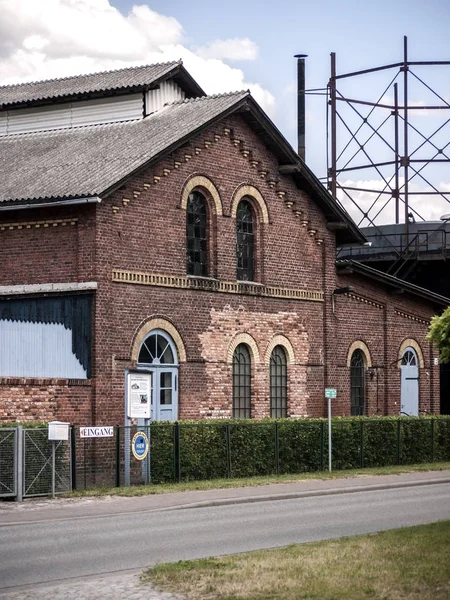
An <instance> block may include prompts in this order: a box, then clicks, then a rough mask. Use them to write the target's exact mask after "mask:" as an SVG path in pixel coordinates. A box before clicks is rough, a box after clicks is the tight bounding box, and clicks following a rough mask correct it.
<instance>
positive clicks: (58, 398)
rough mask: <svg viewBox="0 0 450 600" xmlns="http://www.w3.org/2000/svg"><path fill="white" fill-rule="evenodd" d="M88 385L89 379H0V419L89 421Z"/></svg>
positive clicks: (9, 420)
mask: <svg viewBox="0 0 450 600" xmlns="http://www.w3.org/2000/svg"><path fill="white" fill-rule="evenodd" d="M91 400H92V388H91V384H90V382H89V381H80V382H71V381H70V380H67V379H37V378H29V379H28V378H22V377H21V378H11V377H4V378H1V379H0V421H3V422H6V423H8V422H12V421H20V422H26V421H54V420H60V421H66V422H69V423H72V424H74V425H78V424H85V423H87V422H89V421H90V418H91V416H90V411H91Z"/></svg>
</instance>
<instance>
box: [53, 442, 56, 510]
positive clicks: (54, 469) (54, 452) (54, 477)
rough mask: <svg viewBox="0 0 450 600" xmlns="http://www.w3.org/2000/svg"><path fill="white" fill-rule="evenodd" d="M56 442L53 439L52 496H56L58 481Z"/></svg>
mask: <svg viewBox="0 0 450 600" xmlns="http://www.w3.org/2000/svg"><path fill="white" fill-rule="evenodd" d="M55 480H56V442H55V441H54V440H52V498H55V483H56V481H55Z"/></svg>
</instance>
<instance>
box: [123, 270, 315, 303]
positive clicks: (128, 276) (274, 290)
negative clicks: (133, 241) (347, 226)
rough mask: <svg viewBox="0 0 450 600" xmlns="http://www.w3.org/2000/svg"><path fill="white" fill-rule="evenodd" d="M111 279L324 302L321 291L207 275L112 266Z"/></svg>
mask: <svg viewBox="0 0 450 600" xmlns="http://www.w3.org/2000/svg"><path fill="white" fill-rule="evenodd" d="M112 281H113V282H115V283H131V284H135V285H148V286H155V287H169V288H179V289H184V290H203V291H206V292H221V293H225V294H244V295H250V296H264V297H268V298H282V299H288V300H308V301H311V302H323V292H322V291H320V290H305V289H298V288H284V287H278V286H271V285H262V284H260V283H251V282H248V283H247V282H242V281H240V282H237V281H219V280H218V279H212V278H209V277H183V276H177V275H164V274H157V273H143V272H141V271H124V270H121V269H113V272H112Z"/></svg>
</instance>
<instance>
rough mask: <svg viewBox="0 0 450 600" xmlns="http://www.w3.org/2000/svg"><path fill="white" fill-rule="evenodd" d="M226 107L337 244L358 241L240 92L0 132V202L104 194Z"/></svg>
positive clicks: (224, 112) (338, 209)
mask: <svg viewBox="0 0 450 600" xmlns="http://www.w3.org/2000/svg"><path fill="white" fill-rule="evenodd" d="M233 113H239V114H240V115H241V116H242V118H243V119H244V120H245V121H246V122H247V123H248V125H249V126H250V127H251V128H252V129H253V130H254V131H255V132H256V133H257V134H258V135H259V136H260V137H261V139H262V141H263V142H264V143H265V145H266V146H267V148H268V149H269V150H270V151H271V152H272V153H273V154H274V155H275V157H276V158H277V159H278V162H279V165H280V171H281V172H283V173H289V174H291V175H292V177H293V178H294V180H295V181H296V183H297V185H298V187H299V188H300V189H305V190H306V191H307V192H308V193H309V194H310V195H311V198H312V199H313V201H314V202H315V203H316V204H317V205H318V206H319V207H320V208H321V210H322V211H323V212H324V214H325V216H326V218H327V220H328V222H329V226H331V225H333V224H334V225H336V239H337V243H338V244H343V243H351V242H360V243H362V242H364V241H365V238H364V236H363V234H362V233H361V232H360V231H359V229H358V227H357V226H356V224H355V223H354V222H353V221H352V219H351V218H350V217H349V216H348V214H347V213H346V212H345V211H344V210H343V209H342V208H341V207H340V206H339V205H338V204H337V202H336V201H335V200H334V199H333V198H332V196H331V195H330V194H329V192H328V191H327V190H326V189H325V188H324V187H323V186H322V185H321V183H320V182H319V181H318V180H317V178H316V177H315V175H314V174H313V173H312V171H311V170H310V169H309V168H308V167H307V166H306V165H305V163H304V162H303V161H302V160H301V159H300V157H299V156H298V154H297V153H296V152H295V151H294V149H293V148H292V147H291V146H290V145H289V143H288V142H287V141H286V139H285V138H284V137H283V135H282V134H281V133H280V132H279V130H278V129H277V128H276V127H275V125H274V124H273V123H272V121H271V120H270V119H269V118H268V117H267V115H266V114H265V113H264V111H263V110H262V109H261V108H260V107H259V105H258V104H257V103H256V102H255V100H254V99H253V98H252V97H251V95H250V93H249V92H248V91H245V92H236V93H231V94H220V95H217V96H205V97H200V98H196V99H191V100H185V101H179V102H175V103H173V104H170V105H167V106H165V107H164V108H162V109H161V110H159V111H157V112H155V113H153V114H152V115H150V116H148V117H146V118H145V119H143V120H141V121H132V122H126V123H115V124H108V125H96V126H89V127H78V128H73V129H65V130H57V131H48V132H39V133H32V134H25V135H15V136H9V137H8V136H6V137H3V138H1V137H0V172H1V173H2V177H1V178H0V204H1V203H3V204H4V205H5V203H7V204H11V203H14V206H17V207H19V205H23V204H25V205H28V204H30V203H33V204H34V203H39V202H44V201H48V200H55V201H60V200H61V199H71V198H80V197H93V196H104V195H106V194H107V193H109V192H110V191H111V190H112V189H115V188H116V187H118V186H119V185H120V184H121V183H122V182H123V181H124V180H125V179H127V178H128V177H130V176H131V175H132V174H133V173H135V172H136V171H138V170H140V169H142V168H144V167H146V166H148V165H150V164H151V163H153V162H156V161H157V160H159V159H160V158H162V157H163V156H165V155H167V154H169V153H171V152H173V151H174V150H175V149H176V148H178V147H180V146H182V145H183V144H184V143H186V142H187V141H188V140H189V139H191V138H192V137H193V136H194V135H196V134H197V133H199V132H201V131H202V130H204V129H206V128H207V127H212V126H214V124H215V123H217V122H218V121H220V120H223V119H225V118H226V117H227V116H228V115H230V114H233Z"/></svg>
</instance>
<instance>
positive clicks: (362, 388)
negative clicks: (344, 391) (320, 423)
mask: <svg viewBox="0 0 450 600" xmlns="http://www.w3.org/2000/svg"><path fill="white" fill-rule="evenodd" d="M364 373H365V358H364V353H363V352H362V350H360V349H357V350H355V351H354V352H353V354H352V358H351V360H350V407H351V414H352V415H353V416H358V415H364V414H365V404H366V384H365V376H364Z"/></svg>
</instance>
